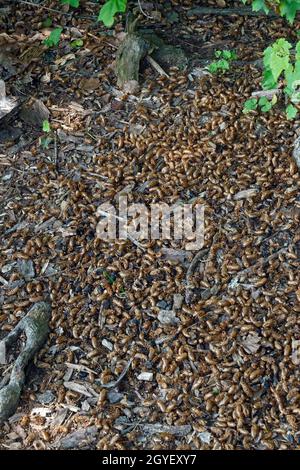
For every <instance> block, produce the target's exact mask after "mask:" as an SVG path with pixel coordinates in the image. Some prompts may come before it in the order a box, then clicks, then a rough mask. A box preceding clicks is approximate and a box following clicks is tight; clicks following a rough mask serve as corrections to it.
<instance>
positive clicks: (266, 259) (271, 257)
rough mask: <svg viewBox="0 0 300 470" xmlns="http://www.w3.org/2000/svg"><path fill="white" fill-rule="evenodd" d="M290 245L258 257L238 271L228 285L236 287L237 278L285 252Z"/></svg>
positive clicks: (232, 287)
mask: <svg viewBox="0 0 300 470" xmlns="http://www.w3.org/2000/svg"><path fill="white" fill-rule="evenodd" d="M289 247H290V245H289V246H287V247H285V248H281V249H280V250H278V251H276V252H275V253H272V254H271V255H270V256H268V257H267V258H260V259H259V260H258V261H257V263H255V264H253V265H252V266H250V267H249V268H246V269H243V270H242V271H240V272H239V273H237V275H236V276H235V277H234V278H233V279H232V280H231V281H230V283H229V287H230V288H231V289H234V288H235V287H237V285H238V282H239V279H240V278H241V277H244V276H245V275H247V274H250V273H252V272H253V271H255V270H256V269H257V268H261V267H262V266H264V265H265V264H267V263H268V262H269V261H272V259H275V258H277V257H278V256H279V255H280V254H281V253H285V252H287V251H288V249H289Z"/></svg>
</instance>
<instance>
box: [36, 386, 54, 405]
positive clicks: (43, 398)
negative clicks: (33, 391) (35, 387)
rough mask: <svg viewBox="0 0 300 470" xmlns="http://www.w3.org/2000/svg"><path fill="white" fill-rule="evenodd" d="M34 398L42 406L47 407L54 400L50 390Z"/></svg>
mask: <svg viewBox="0 0 300 470" xmlns="http://www.w3.org/2000/svg"><path fill="white" fill-rule="evenodd" d="M36 398H37V401H38V402H39V403H41V404H42V405H49V403H52V402H53V401H54V400H55V399H56V396H55V395H54V393H52V392H51V391H50V390H46V391H45V392H44V393H39V394H38V395H37V396H36Z"/></svg>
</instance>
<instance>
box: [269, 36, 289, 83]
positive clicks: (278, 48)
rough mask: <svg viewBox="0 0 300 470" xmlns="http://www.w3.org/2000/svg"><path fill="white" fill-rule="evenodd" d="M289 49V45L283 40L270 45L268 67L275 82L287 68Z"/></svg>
mask: <svg viewBox="0 0 300 470" xmlns="http://www.w3.org/2000/svg"><path fill="white" fill-rule="evenodd" d="M291 47H292V46H291V44H290V43H289V42H288V41H287V40H286V39H284V38H280V39H277V41H275V42H274V44H273V45H272V53H271V55H270V63H269V67H270V69H271V71H272V75H273V77H274V80H275V81H277V80H278V78H279V76H280V75H281V73H282V72H283V71H284V70H286V69H287V68H288V67H289V63H290V49H291Z"/></svg>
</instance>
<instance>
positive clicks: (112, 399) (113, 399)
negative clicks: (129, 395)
mask: <svg viewBox="0 0 300 470" xmlns="http://www.w3.org/2000/svg"><path fill="white" fill-rule="evenodd" d="M123 397H124V395H123V394H122V393H119V392H117V391H116V390H110V392H108V394H107V398H108V400H109V403H111V404H112V405H113V404H114V403H119V402H120V401H121V400H122V399H123Z"/></svg>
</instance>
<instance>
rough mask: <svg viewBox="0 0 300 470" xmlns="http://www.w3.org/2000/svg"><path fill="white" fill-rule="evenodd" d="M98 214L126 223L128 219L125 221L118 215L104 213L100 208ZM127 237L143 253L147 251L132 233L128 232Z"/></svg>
mask: <svg viewBox="0 0 300 470" xmlns="http://www.w3.org/2000/svg"><path fill="white" fill-rule="evenodd" d="M97 214H98V215H104V216H105V217H113V218H114V219H117V220H120V221H122V222H125V221H126V219H124V218H123V217H119V216H118V215H114V214H110V213H109V212H106V211H102V210H101V209H99V208H98V209H97ZM127 237H128V240H130V241H131V242H132V243H133V244H134V245H136V246H137V247H138V248H140V249H141V250H143V251H146V249H145V247H144V246H143V245H142V244H141V243H139V242H138V241H137V240H136V239H135V238H133V236H132V235H130V233H128V232H127Z"/></svg>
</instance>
